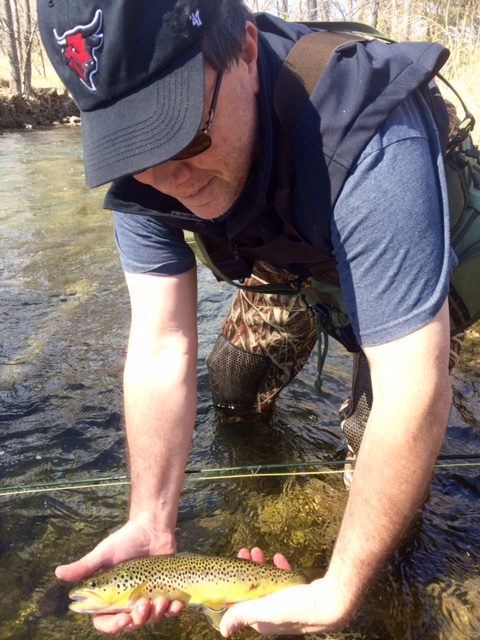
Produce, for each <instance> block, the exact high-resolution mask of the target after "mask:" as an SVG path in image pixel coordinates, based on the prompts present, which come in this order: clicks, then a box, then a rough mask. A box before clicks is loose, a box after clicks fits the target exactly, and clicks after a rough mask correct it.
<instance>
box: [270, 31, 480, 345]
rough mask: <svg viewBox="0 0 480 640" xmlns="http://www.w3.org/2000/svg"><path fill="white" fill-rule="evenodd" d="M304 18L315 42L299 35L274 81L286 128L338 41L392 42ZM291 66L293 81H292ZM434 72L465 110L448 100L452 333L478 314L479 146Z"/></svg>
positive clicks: (468, 118) (469, 121)
mask: <svg viewBox="0 0 480 640" xmlns="http://www.w3.org/2000/svg"><path fill="white" fill-rule="evenodd" d="M303 24H306V25H307V26H308V27H310V28H312V29H314V30H318V33H317V34H316V39H315V42H314V41H313V40H312V39H310V43H309V44H307V42H306V39H305V38H300V40H299V41H298V42H297V43H296V44H295V45H294V47H293V48H292V50H291V51H290V53H289V55H288V56H287V59H286V60H285V62H284V69H288V73H284V74H282V72H281V73H280V76H279V80H278V82H277V87H276V107H277V112H278V113H279V114H280V119H281V120H283V124H284V126H285V127H287V128H288V127H290V126H292V124H293V123H294V122H295V119H296V117H297V116H298V115H299V114H300V112H301V110H302V108H303V106H304V103H305V99H306V96H308V95H309V94H310V93H311V91H312V89H313V87H314V86H315V84H316V83H317V82H318V80H319V79H320V77H321V76H322V74H323V72H324V70H325V68H326V66H327V64H328V62H329V60H330V58H331V56H332V54H333V53H334V51H335V50H336V48H337V47H338V46H341V45H343V44H345V43H346V42H348V41H351V40H359V39H365V37H369V38H375V39H379V40H384V41H386V42H393V40H391V39H389V38H386V37H385V36H383V35H382V34H381V33H379V32H378V31H377V30H376V29H373V28H372V27H370V26H368V25H364V24H362V23H357V22H308V23H303ZM312 42H314V46H315V52H314V53H315V60H316V64H315V65H312ZM292 70H293V72H294V74H293V75H294V76H295V83H292V82H291V78H292V73H291V72H292ZM438 77H439V78H440V79H441V80H442V82H444V83H445V84H446V85H447V86H448V87H449V88H450V89H451V90H452V91H453V93H454V94H455V95H456V96H457V98H458V100H459V102H460V104H461V105H462V108H463V110H464V118H463V119H462V120H461V121H460V120H459V119H458V118H457V116H456V111H455V108H454V106H453V105H452V104H451V103H447V110H448V111H449V115H450V124H451V127H450V132H449V134H448V138H447V142H446V146H445V168H446V176H447V184H448V194H449V202H450V223H451V243H452V246H453V248H454V250H455V252H456V254H457V257H458V260H459V263H458V266H457V267H456V269H455V271H454V273H453V274H452V278H451V283H450V294H449V304H450V323H451V334H452V335H455V334H457V333H460V332H461V331H463V330H464V329H466V328H467V327H469V326H470V325H471V324H473V323H474V322H475V321H476V320H478V319H479V318H480V152H479V149H478V147H477V146H476V145H475V144H474V143H473V140H472V137H471V131H472V130H473V128H474V125H475V118H474V117H473V115H472V114H471V113H470V112H469V110H468V109H467V107H466V105H465V103H464V101H463V99H462V98H461V96H460V95H459V94H458V92H457V91H456V90H455V89H454V88H453V87H452V86H451V84H450V83H449V82H447V81H446V80H445V78H443V76H440V75H439V74H438ZM298 81H300V84H299V82H298ZM301 85H303V86H301ZM439 98H440V99H442V98H441V95H440V93H438V92H437V93H436V94H435V96H434V98H433V99H432V100H429V105H430V107H431V109H432V113H433V115H434V117H435V116H436V113H435V101H436V100H438V99H439ZM452 125H453V126H452ZM347 174H348V171H345V175H342V176H341V177H340V178H339V179H338V180H337V181H336V183H337V184H338V185H343V181H344V179H346V177H347Z"/></svg>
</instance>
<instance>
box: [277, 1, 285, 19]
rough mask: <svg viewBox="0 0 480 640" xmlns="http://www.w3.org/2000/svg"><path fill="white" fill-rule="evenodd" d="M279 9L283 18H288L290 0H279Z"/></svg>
mask: <svg viewBox="0 0 480 640" xmlns="http://www.w3.org/2000/svg"><path fill="white" fill-rule="evenodd" d="M277 10H278V13H279V15H280V17H281V18H283V19H284V20H286V19H287V18H288V0H277Z"/></svg>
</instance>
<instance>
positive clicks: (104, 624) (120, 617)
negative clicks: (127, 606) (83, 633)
mask: <svg viewBox="0 0 480 640" xmlns="http://www.w3.org/2000/svg"><path fill="white" fill-rule="evenodd" d="M132 623H133V620H132V616H131V615H130V614H129V613H116V614H112V615H109V614H102V615H97V616H93V626H94V627H95V629H96V630H97V631H101V632H102V633H120V632H121V631H124V630H125V629H126V628H127V627H128V626H129V625H131V624H132Z"/></svg>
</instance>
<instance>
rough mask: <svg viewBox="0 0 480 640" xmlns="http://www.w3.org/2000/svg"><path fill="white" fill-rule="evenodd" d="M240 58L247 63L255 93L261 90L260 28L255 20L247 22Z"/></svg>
mask: <svg viewBox="0 0 480 640" xmlns="http://www.w3.org/2000/svg"><path fill="white" fill-rule="evenodd" d="M240 60H241V61H242V62H244V63H245V64H246V65H247V68H248V73H249V75H250V76H251V80H252V81H253V82H254V86H255V93H258V91H259V90H260V85H259V81H258V67H257V60H258V29H257V27H256V26H255V25H254V24H253V22H249V21H247V22H246V23H245V41H244V43H243V48H242V53H241V55H240Z"/></svg>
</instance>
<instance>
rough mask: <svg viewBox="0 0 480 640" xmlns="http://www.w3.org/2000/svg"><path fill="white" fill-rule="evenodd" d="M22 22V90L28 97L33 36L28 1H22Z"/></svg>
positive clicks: (33, 26)
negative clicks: (23, 8) (23, 9)
mask: <svg viewBox="0 0 480 640" xmlns="http://www.w3.org/2000/svg"><path fill="white" fill-rule="evenodd" d="M24 6H25V11H24V20H23V25H24V27H23V38H22V40H23V90H24V92H25V93H26V94H27V95H28V94H29V93H30V92H31V90H32V45H33V38H34V35H35V25H34V22H33V15H32V8H31V4H30V0H24Z"/></svg>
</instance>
